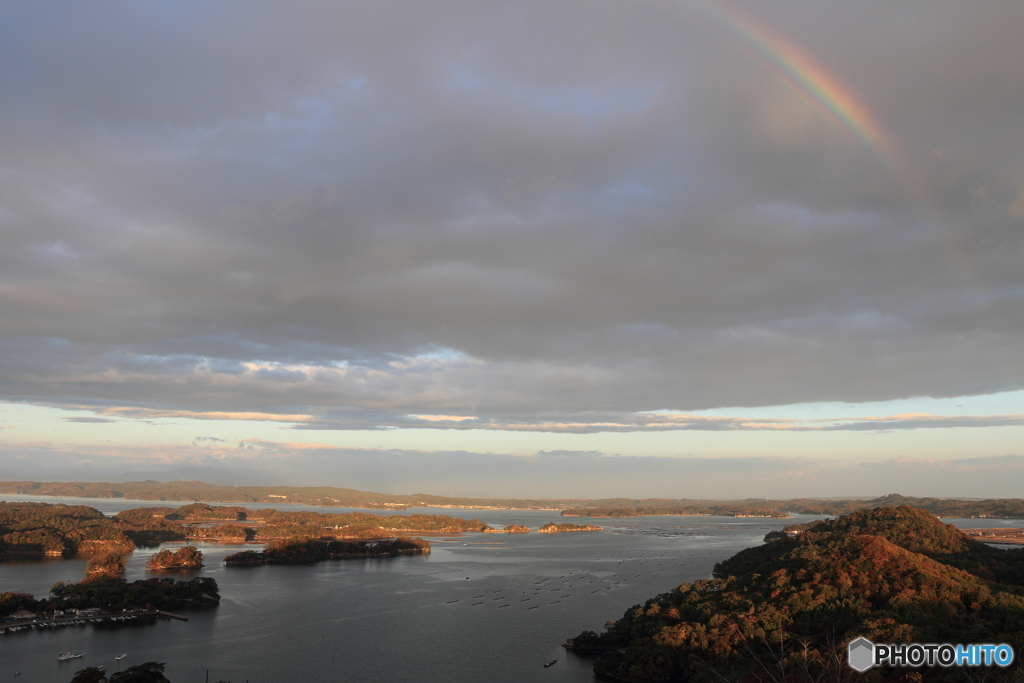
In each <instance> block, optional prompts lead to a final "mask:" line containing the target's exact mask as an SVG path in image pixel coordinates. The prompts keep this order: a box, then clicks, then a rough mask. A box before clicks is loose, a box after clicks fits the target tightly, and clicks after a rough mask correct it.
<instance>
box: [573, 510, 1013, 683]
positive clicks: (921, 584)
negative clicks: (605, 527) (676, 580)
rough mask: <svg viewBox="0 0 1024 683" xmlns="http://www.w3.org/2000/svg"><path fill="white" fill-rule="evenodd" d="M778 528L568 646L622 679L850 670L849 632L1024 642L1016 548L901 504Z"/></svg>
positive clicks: (823, 676) (799, 675)
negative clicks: (592, 655) (591, 654)
mask: <svg viewBox="0 0 1024 683" xmlns="http://www.w3.org/2000/svg"><path fill="white" fill-rule="evenodd" d="M788 531H790V532H794V533H779V532H773V533H771V534H769V535H768V536H767V537H766V542H765V544H764V545H761V546H757V547H753V548H748V549H746V550H743V551H740V552H739V553H737V554H736V555H734V556H733V557H732V558H731V559H729V560H726V561H725V562H722V563H719V564H718V565H716V567H715V570H714V578H713V579H711V580H702V581H695V582H693V583H684V584H683V585H681V586H679V587H678V588H676V589H675V590H673V591H670V592H668V593H663V594H661V595H658V596H655V597H653V598H651V599H649V600H647V601H646V602H645V603H644V604H643V605H634V606H633V607H631V608H629V609H628V610H627V611H626V613H625V614H624V615H623V616H622V618H620V619H618V620H617V621H614V622H609V623H608V625H607V627H606V628H605V630H604V632H603V633H601V634H600V635H599V634H597V633H595V632H592V631H584V632H583V633H581V634H579V635H578V636H576V637H575V638H570V639H569V640H568V641H567V642H566V644H565V646H566V647H567V648H571V649H579V650H595V651H602V652H603V653H604V654H602V656H601V657H600V658H599V659H598V660H597V661H596V663H595V665H594V670H595V672H597V673H598V674H601V675H603V676H607V677H609V678H613V679H616V680H620V681H629V682H630V683H642V682H646V681H661V680H705V679H707V680H751V681H753V680H775V681H790V680H793V681H796V680H801V681H802V680H847V678H846V676H847V675H848V674H849V670H848V667H847V664H846V657H845V647H846V644H847V643H848V642H849V641H850V640H852V639H854V638H856V637H858V636H864V637H866V638H868V639H869V640H872V641H875V642H918V643H945V642H951V643H957V642H966V641H964V638H965V637H967V636H966V635H965V634H969V638H970V640H969V642H972V643H974V642H977V643H1008V644H1010V645H1011V646H1012V647H1013V648H1014V649H1015V650H1016V651H1018V652H1019V651H1021V647H1022V646H1024V549H1015V550H1001V549H998V548H994V547H992V546H989V545H986V544H984V543H981V542H979V541H976V540H974V539H973V538H972V537H969V536H967V535H966V534H964V533H962V532H960V531H959V530H957V529H956V528H955V527H954V526H952V525H947V524H943V523H942V522H940V521H939V520H938V519H937V518H936V517H935V516H934V515H933V514H931V513H930V512H926V511H924V510H919V509H915V508H912V507H907V506H899V507H880V508H875V509H872V510H862V511H858V512H854V513H850V514H847V515H844V516H842V517H839V518H837V519H833V520H827V521H819V522H815V523H813V524H810V525H801V527H800V528H796V529H789V530H788ZM795 532H799V533H795ZM894 639H895V640H894ZM904 673H906V671H905V670H900V669H893V670H891V671H889V670H878V671H873V672H872V675H876V676H877V677H878V680H897V678H898V675H902V674H904ZM924 673H925V674H927V676H926V677H925V678H923V679H921V678H916V679H914V680H928V681H954V680H955V681H960V680H963V671H961V670H958V669H942V668H941V667H935V668H930V669H929V670H928V671H926V672H924ZM1011 674H1015V672H1003V671H997V670H989V671H986V675H987V676H988V678H987V679H986V680H993V681H995V680H1000V681H1001V680H1010V678H1009V676H1010V675H1011ZM890 675H891V677H890ZM872 680H875V679H874V678H872ZM899 680H910V679H907V678H899Z"/></svg>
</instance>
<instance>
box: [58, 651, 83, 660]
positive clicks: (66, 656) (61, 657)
mask: <svg viewBox="0 0 1024 683" xmlns="http://www.w3.org/2000/svg"><path fill="white" fill-rule="evenodd" d="M84 654H85V653H84V652H79V653H78V654H77V655H73V654H71V653H70V652H65V653H64V654H62V655H57V661H58V662H66V661H68V660H69V659H78V658H79V657H81V656H82V655H84Z"/></svg>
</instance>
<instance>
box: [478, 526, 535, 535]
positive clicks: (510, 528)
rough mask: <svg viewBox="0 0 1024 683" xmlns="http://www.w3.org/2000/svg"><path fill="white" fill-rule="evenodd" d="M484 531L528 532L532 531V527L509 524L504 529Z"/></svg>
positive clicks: (502, 532) (490, 532) (498, 532)
mask: <svg viewBox="0 0 1024 683" xmlns="http://www.w3.org/2000/svg"><path fill="white" fill-rule="evenodd" d="M484 533H488V534H528V533H530V527H528V526H523V525H522V524H509V525H508V526H506V527H504V528H503V529H484Z"/></svg>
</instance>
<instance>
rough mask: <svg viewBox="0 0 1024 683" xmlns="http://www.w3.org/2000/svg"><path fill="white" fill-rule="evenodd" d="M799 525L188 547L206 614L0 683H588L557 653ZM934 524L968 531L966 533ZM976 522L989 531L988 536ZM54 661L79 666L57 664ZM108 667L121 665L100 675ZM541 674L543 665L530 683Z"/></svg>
mask: <svg viewBox="0 0 1024 683" xmlns="http://www.w3.org/2000/svg"><path fill="white" fill-rule="evenodd" d="M4 498H5V499H7V500H16V499H17V500H42V501H45V502H65V503H69V504H86V505H92V506H93V507H96V508H97V509H99V510H101V511H102V512H104V513H106V514H113V513H116V512H118V511H120V510H123V509H127V508H132V507H141V506H143V505H146V504H152V505H167V504H168V503H166V502H154V503H146V502H144V501H123V500H105V499H56V498H41V497H36V498H31V497H27V496H10V495H6V496H4ZM170 504H171V505H174V503H170ZM250 507H254V506H250ZM259 507H276V508H280V509H287V510H298V509H312V510H320V511H323V509H322V508H308V507H304V506H297V505H266V506H264V505H261V506H259ZM374 512H375V511H374ZM410 512H425V513H430V514H449V515H452V516H460V517H466V518H477V519H480V520H481V521H484V522H486V523H488V524H490V525H491V526H496V527H497V526H504V525H506V524H523V525H526V526H528V527H530V528H531V529H533V530H534V531H535V530H536V529H537V527H539V526H540V525H541V524H544V523H545V522H549V521H555V522H559V521H576V522H580V521H586V520H562V519H560V518H559V515H558V512H550V511H514V510H507V511H495V510H449V509H434V508H423V509H417V510H411V511H410ZM813 519H820V518H819V517H810V516H796V517H794V518H793V519H791V520H769V519H752V518H739V519H737V518H730V517H675V516H673V517H644V518H634V519H627V520H595V523H598V524H600V525H601V526H603V527H605V529H606V532H604V533H597V532H594V533H571V534H552V535H546V534H537V533H530V534H500V535H497V534H467V535H463V536H458V537H454V536H453V537H444V538H431V539H430V540H431V542H432V543H433V552H432V553H431V554H430V555H426V556H415V557H399V558H393V559H383V560H344V561H329V562H321V563H318V564H315V565H301V566H296V565H288V566H280V565H277V566H263V567H248V568H231V569H228V568H225V567H224V565H223V562H222V560H223V558H224V556H226V555H228V554H230V553H232V552H236V551H237V550H239V549H240V546H237V545H235V546H227V545H218V544H211V543H207V544H199V547H200V549H201V550H202V551H203V553H204V555H205V557H206V564H207V566H206V567H204V568H203V569H201V570H199V571H198V572H194V573H191V574H185V575H178V578H188V577H189V576H200V575H201V576H212V577H214V578H215V579H216V580H217V583H218V584H219V585H220V589H221V597H222V599H221V604H220V606H219V607H216V608H213V609H210V610H205V611H199V612H188V613H187V614H188V616H189V621H188V622H179V621H165V620H160V621H157V622H154V623H150V624H128V625H120V626H111V627H95V626H77V627H64V628H61V629H55V630H53V631H52V632H51V631H36V630H30V631H24V632H21V633H16V634H6V635H0V678H9V677H10V676H12V675H13V673H14V672H15V671H17V670H20V671H21V672H22V673H21V675H20V676H19V677H18V680H19V681H20V682H22V683H32V682H39V683H65V682H67V681H70V680H71V677H72V676H73V675H74V672H75V671H76V670H78V669H80V668H83V667H85V666H97V665H99V664H105V665H106V670H107V672H108V673H110V672H114V671H118V670H121V669H123V668H126V667H128V666H131V665H133V664H139V663H142V662H147V661H159V662H166V664H167V669H166V675H167V677H168V678H169V679H170V680H171V681H172V682H173V683H202V682H203V681H206V680H207V672H209V680H210V681H218V680H225V681H231V682H232V683H243V682H244V681H249V682H250V683H271V682H287V681H304V682H309V683H318V682H321V681H323V682H327V681H330V682H335V681H352V682H359V683H368V682H373V681H381V682H389V683H390V682H392V681H394V682H405V681H410V682H411V681H416V682H417V683H463V682H464V683H482V682H494V683H530V682H532V681H550V682H565V683H569V682H580V683H583V682H587V683H591V682H593V681H596V678H595V677H594V675H593V673H592V671H591V661H590V659H589V658H587V657H584V656H580V655H576V654H573V653H571V652H568V651H566V650H565V649H563V648H562V647H561V646H560V645H561V643H563V642H564V641H565V639H566V638H569V637H572V636H574V635H576V634H578V633H579V632H580V631H583V630H593V631H600V630H601V629H602V628H603V627H604V624H605V622H606V621H608V620H611V619H617V618H618V617H620V616H622V614H623V612H625V610H626V609H628V608H629V607H631V606H632V605H635V604H638V603H642V602H643V601H644V600H646V599H647V598H649V597H652V596H654V595H656V594H657V593H663V592H665V591H668V590H671V589H672V588H674V587H676V586H678V585H679V584H681V583H684V582H689V581H694V580H697V579H706V578H710V576H711V569H712V567H713V566H714V564H715V563H716V562H720V561H721V560H723V559H726V558H727V557H730V556H732V555H733V554H735V553H736V552H737V551H738V550H741V549H743V548H746V547H749V546H751V545H756V544H759V543H760V542H761V539H762V538H763V537H764V535H765V534H766V533H767V532H768V531H771V530H773V529H781V528H782V527H783V526H786V525H787V524H793V523H796V522H803V521H811V520H813ZM946 521H950V522H954V523H958V525H960V526H977V525H978V522H979V521H980V520H946ZM984 521H985V525H986V526H996V520H984ZM1019 524H1020V522H1019V520H1015V521H1014V522H1013V525H1015V526H1016V525H1019ZM181 545H183V544H181V543H177V544H165V545H164V546H162V547H170V548H173V547H178V546H181ZM249 547H254V546H249ZM156 551H157V549H138V550H136V551H135V553H134V554H133V555H132V557H131V560H130V562H129V565H128V571H127V573H126V575H125V578H127V579H128V580H129V581H133V580H135V579H139V578H145V577H147V576H153V574H151V573H149V572H147V571H146V569H145V566H144V565H145V562H146V560H147V559H148V557H149V556H150V555H151V554H153V553H154V552H156ZM84 571H85V562H84V561H83V560H53V561H32V562H4V563H2V564H0V591H19V592H28V593H34V594H35V595H36V596H37V597H40V596H42V595H45V594H46V592H47V590H48V588H49V587H50V586H51V585H52V584H53V583H54V582H56V581H60V580H64V579H69V580H72V581H78V580H80V579H81V578H82V577H83V576H84ZM69 650H70V651H74V652H81V651H83V650H84V651H85V653H86V654H85V656H84V657H83V658H81V659H76V660H73V661H70V662H57V661H56V657H57V655H58V654H60V653H62V652H67V651H69ZM120 652H127V653H128V655H129V656H128V658H127V659H125V660H123V661H121V662H115V661H114V656H115V655H117V654H118V653H120ZM552 659H557V660H558V662H557V663H556V664H555V665H554V666H551V667H549V668H544V666H543V665H544V663H545V662H548V661H550V660H552Z"/></svg>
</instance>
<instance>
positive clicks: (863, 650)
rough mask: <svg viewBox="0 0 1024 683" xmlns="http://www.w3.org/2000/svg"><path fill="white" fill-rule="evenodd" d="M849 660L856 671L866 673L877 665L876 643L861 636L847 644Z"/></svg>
mask: <svg viewBox="0 0 1024 683" xmlns="http://www.w3.org/2000/svg"><path fill="white" fill-rule="evenodd" d="M846 652H847V657H848V659H847V662H848V663H849V664H850V668H851V669H853V670H854V671H857V672H860V673H864V672H865V671H867V670H868V669H870V668H871V667H873V666H874V665H875V644H874V643H872V642H871V641H870V640H868V639H867V638H865V637H864V636H861V637H860V638H857V639H856V640H851V641H850V644H849V645H847V646H846Z"/></svg>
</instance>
